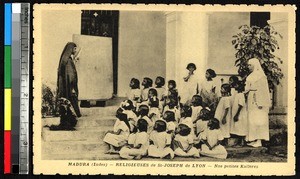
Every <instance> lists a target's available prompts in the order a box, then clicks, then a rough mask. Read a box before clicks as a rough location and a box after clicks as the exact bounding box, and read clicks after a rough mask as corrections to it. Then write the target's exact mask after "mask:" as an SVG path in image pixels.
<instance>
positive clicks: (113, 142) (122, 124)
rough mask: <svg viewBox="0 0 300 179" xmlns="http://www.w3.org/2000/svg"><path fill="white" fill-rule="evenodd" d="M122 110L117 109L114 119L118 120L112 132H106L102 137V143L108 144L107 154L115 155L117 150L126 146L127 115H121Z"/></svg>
mask: <svg viewBox="0 0 300 179" xmlns="http://www.w3.org/2000/svg"><path fill="white" fill-rule="evenodd" d="M122 111H123V110H122V109H118V111H117V115H116V117H117V118H118V119H117V120H116V122H115V124H114V128H113V131H108V132H107V133H106V135H105V136H104V139H103V141H104V142H105V143H107V144H108V146H109V150H108V151H107V152H106V153H107V154H111V153H117V152H118V148H120V147H122V146H123V145H125V144H126V142H127V139H128V136H129V133H130V125H129V122H128V119H127V115H126V114H124V113H122Z"/></svg>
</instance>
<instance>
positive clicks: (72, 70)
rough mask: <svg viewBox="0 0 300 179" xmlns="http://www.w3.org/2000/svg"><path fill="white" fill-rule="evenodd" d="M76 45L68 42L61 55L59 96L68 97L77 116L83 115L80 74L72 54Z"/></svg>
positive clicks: (58, 84)
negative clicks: (79, 88)
mask: <svg viewBox="0 0 300 179" xmlns="http://www.w3.org/2000/svg"><path fill="white" fill-rule="evenodd" d="M74 47H76V44H75V43H72V42H69V43H67V45H66V46H65V48H64V51H63V53H62V55H61V58H60V62H59V67H58V79H57V97H58V98H66V99H68V100H69V101H70V102H71V104H72V106H73V108H74V110H75V113H76V115H77V117H81V114H80V109H79V106H78V94H79V92H78V76H77V71H76V67H75V64H74V61H73V59H72V56H71V55H72V51H73V48H74Z"/></svg>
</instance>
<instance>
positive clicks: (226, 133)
mask: <svg viewBox="0 0 300 179" xmlns="http://www.w3.org/2000/svg"><path fill="white" fill-rule="evenodd" d="M230 90H231V88H230V85H229V84H227V83H225V84H223V85H222V86H221V94H222V97H221V99H220V101H219V104H218V106H217V109H216V112H215V118H217V119H218V120H219V121H220V130H221V131H222V134H223V137H224V138H225V139H224V145H227V142H228V141H227V140H228V138H230V122H231V97H230Z"/></svg>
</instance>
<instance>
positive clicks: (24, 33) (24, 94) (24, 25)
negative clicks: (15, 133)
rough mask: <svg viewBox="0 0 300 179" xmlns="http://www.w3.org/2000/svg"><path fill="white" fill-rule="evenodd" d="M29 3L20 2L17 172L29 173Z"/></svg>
mask: <svg viewBox="0 0 300 179" xmlns="http://www.w3.org/2000/svg"><path fill="white" fill-rule="evenodd" d="M29 34H30V4H29V3H22V4H21V39H20V42H21V58H20V64H21V65H20V66H21V78H20V79H21V82H20V143H19V147H20V148H19V151H20V152H19V173H20V174H28V173H29V80H30V76H29V53H30V51H29V50H30V49H29V47H30V44H29V43H30V37H29Z"/></svg>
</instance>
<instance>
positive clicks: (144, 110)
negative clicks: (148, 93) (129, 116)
mask: <svg viewBox="0 0 300 179" xmlns="http://www.w3.org/2000/svg"><path fill="white" fill-rule="evenodd" d="M148 114H149V106H147V105H144V104H142V105H140V107H139V109H138V119H142V118H143V119H145V120H146V121H147V123H148V129H147V133H148V134H150V132H151V131H152V130H153V125H154V123H153V121H152V119H150V118H149V117H148Z"/></svg>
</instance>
